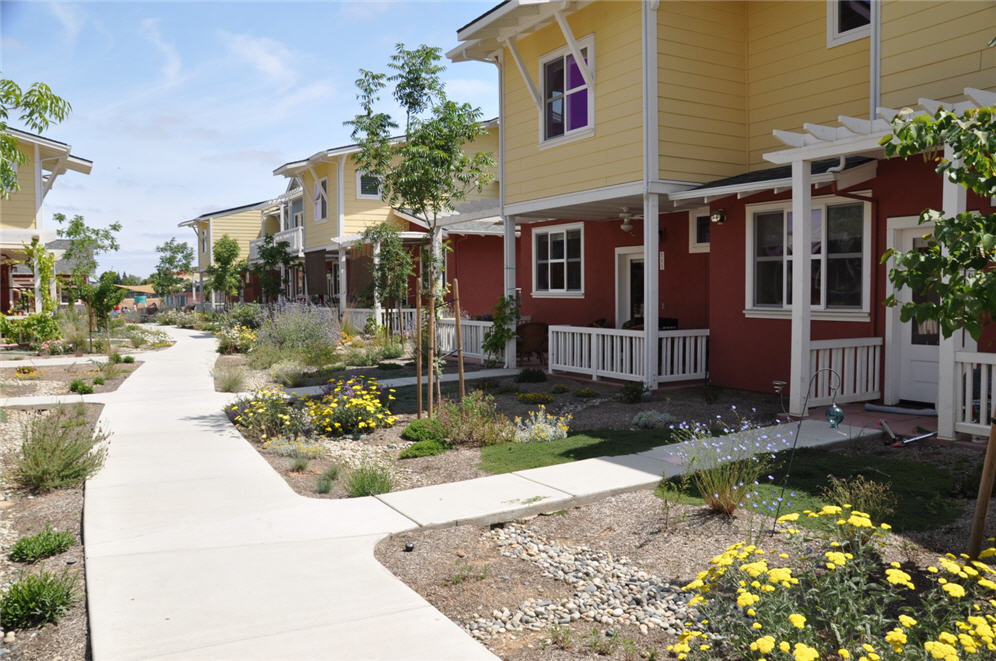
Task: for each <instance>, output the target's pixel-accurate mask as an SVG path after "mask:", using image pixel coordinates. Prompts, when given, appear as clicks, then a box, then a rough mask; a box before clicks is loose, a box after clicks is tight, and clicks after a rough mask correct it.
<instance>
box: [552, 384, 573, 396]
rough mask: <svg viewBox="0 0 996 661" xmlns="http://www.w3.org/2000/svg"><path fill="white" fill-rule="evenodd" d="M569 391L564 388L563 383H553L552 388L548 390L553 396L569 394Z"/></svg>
mask: <svg viewBox="0 0 996 661" xmlns="http://www.w3.org/2000/svg"><path fill="white" fill-rule="evenodd" d="M570 391H571V389H570V388H568V387H567V386H565V385H564V384H563V383H555V384H553V387H552V388H550V392H552V393H553V394H554V395H563V394H564V393H567V392H570Z"/></svg>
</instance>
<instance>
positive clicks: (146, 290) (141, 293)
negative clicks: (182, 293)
mask: <svg viewBox="0 0 996 661" xmlns="http://www.w3.org/2000/svg"><path fill="white" fill-rule="evenodd" d="M115 286H116V287H118V288H119V289H124V290H125V292H126V293H125V297H124V298H123V299H121V304H120V306H121V307H123V308H130V309H133V310H141V309H143V308H149V307H157V308H158V307H160V306H161V305H162V302H161V301H160V300H159V295H158V294H156V290H155V288H154V287H153V286H152V285H115Z"/></svg>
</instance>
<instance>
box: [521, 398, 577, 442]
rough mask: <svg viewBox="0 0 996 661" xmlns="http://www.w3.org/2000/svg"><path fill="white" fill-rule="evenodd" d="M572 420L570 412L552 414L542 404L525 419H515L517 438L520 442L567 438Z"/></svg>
mask: <svg viewBox="0 0 996 661" xmlns="http://www.w3.org/2000/svg"><path fill="white" fill-rule="evenodd" d="M570 422H571V416H570V414H568V415H562V416H555V415H550V414H549V413H547V410H546V407H544V406H542V405H541V406H540V407H539V408H538V409H537V410H535V411H530V412H529V416H528V417H527V418H526V419H525V420H521V419H519V418H516V419H515V425H516V431H515V440H516V442H518V443H535V442H541V441H559V440H561V439H565V438H567V431H568V429H569V428H570V427H569V425H570Z"/></svg>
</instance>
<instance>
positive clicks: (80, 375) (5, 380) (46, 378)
mask: <svg viewBox="0 0 996 661" xmlns="http://www.w3.org/2000/svg"><path fill="white" fill-rule="evenodd" d="M141 364H142V363H141V362H134V363H119V364H117V365H114V366H113V367H111V368H107V367H105V366H103V365H101V364H99V363H77V364H75V365H45V364H44V363H39V362H31V363H29V362H25V364H24V365H22V366H18V367H8V368H4V369H0V397H30V396H32V395H65V394H68V393H69V392H70V391H69V384H70V383H71V382H72V381H73V380H74V379H81V380H82V381H83V382H84V383H86V384H87V385H92V386H93V392H95V393H102V392H113V391H115V390H117V389H118V386H120V385H121V384H122V383H123V382H124V380H125V379H127V378H128V376H129V375H130V374H131V373H132V372H134V371H135V369H136V368H137V367H138V366H139V365H141ZM27 367H34V369H35V373H34V374H32V375H28V376H23V375H18V374H17V370H18V369H22V370H23V369H24V368H27ZM108 369H110V370H111V371H112V373H113V376H110V377H109V376H107V374H108ZM96 377H103V378H104V384H103V385H97V384H94V383H93V380H94V378H96Z"/></svg>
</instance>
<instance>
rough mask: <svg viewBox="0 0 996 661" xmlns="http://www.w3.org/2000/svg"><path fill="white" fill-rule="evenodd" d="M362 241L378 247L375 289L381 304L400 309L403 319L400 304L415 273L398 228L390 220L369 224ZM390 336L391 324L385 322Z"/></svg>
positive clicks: (374, 273)
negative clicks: (392, 225) (391, 224)
mask: <svg viewBox="0 0 996 661" xmlns="http://www.w3.org/2000/svg"><path fill="white" fill-rule="evenodd" d="M363 240H364V241H366V242H368V243H372V244H374V245H376V246H377V247H378V256H377V265H376V267H375V268H374V272H373V284H374V292H375V294H376V296H377V299H378V300H379V302H380V304H381V306H382V307H384V308H386V309H388V310H390V309H391V308H392V306H393V307H394V308H396V309H397V311H398V323H399V325H400V322H401V306H402V305H403V303H404V301H405V299H407V298H408V278H409V277H410V276H411V275H412V274H413V273H414V265H413V263H412V256H411V253H409V252H408V250H406V249H405V246H404V243H403V242H402V241H401V235H400V234H399V233H398V230H396V229H395V228H393V227H391V226H390V225H388V224H387V223H380V224H378V225H373V226H371V227H368V228H367V229H366V230H364V232H363ZM386 330H387V334H388V336H390V334H391V324H390V323H388V324H387V325H386Z"/></svg>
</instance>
